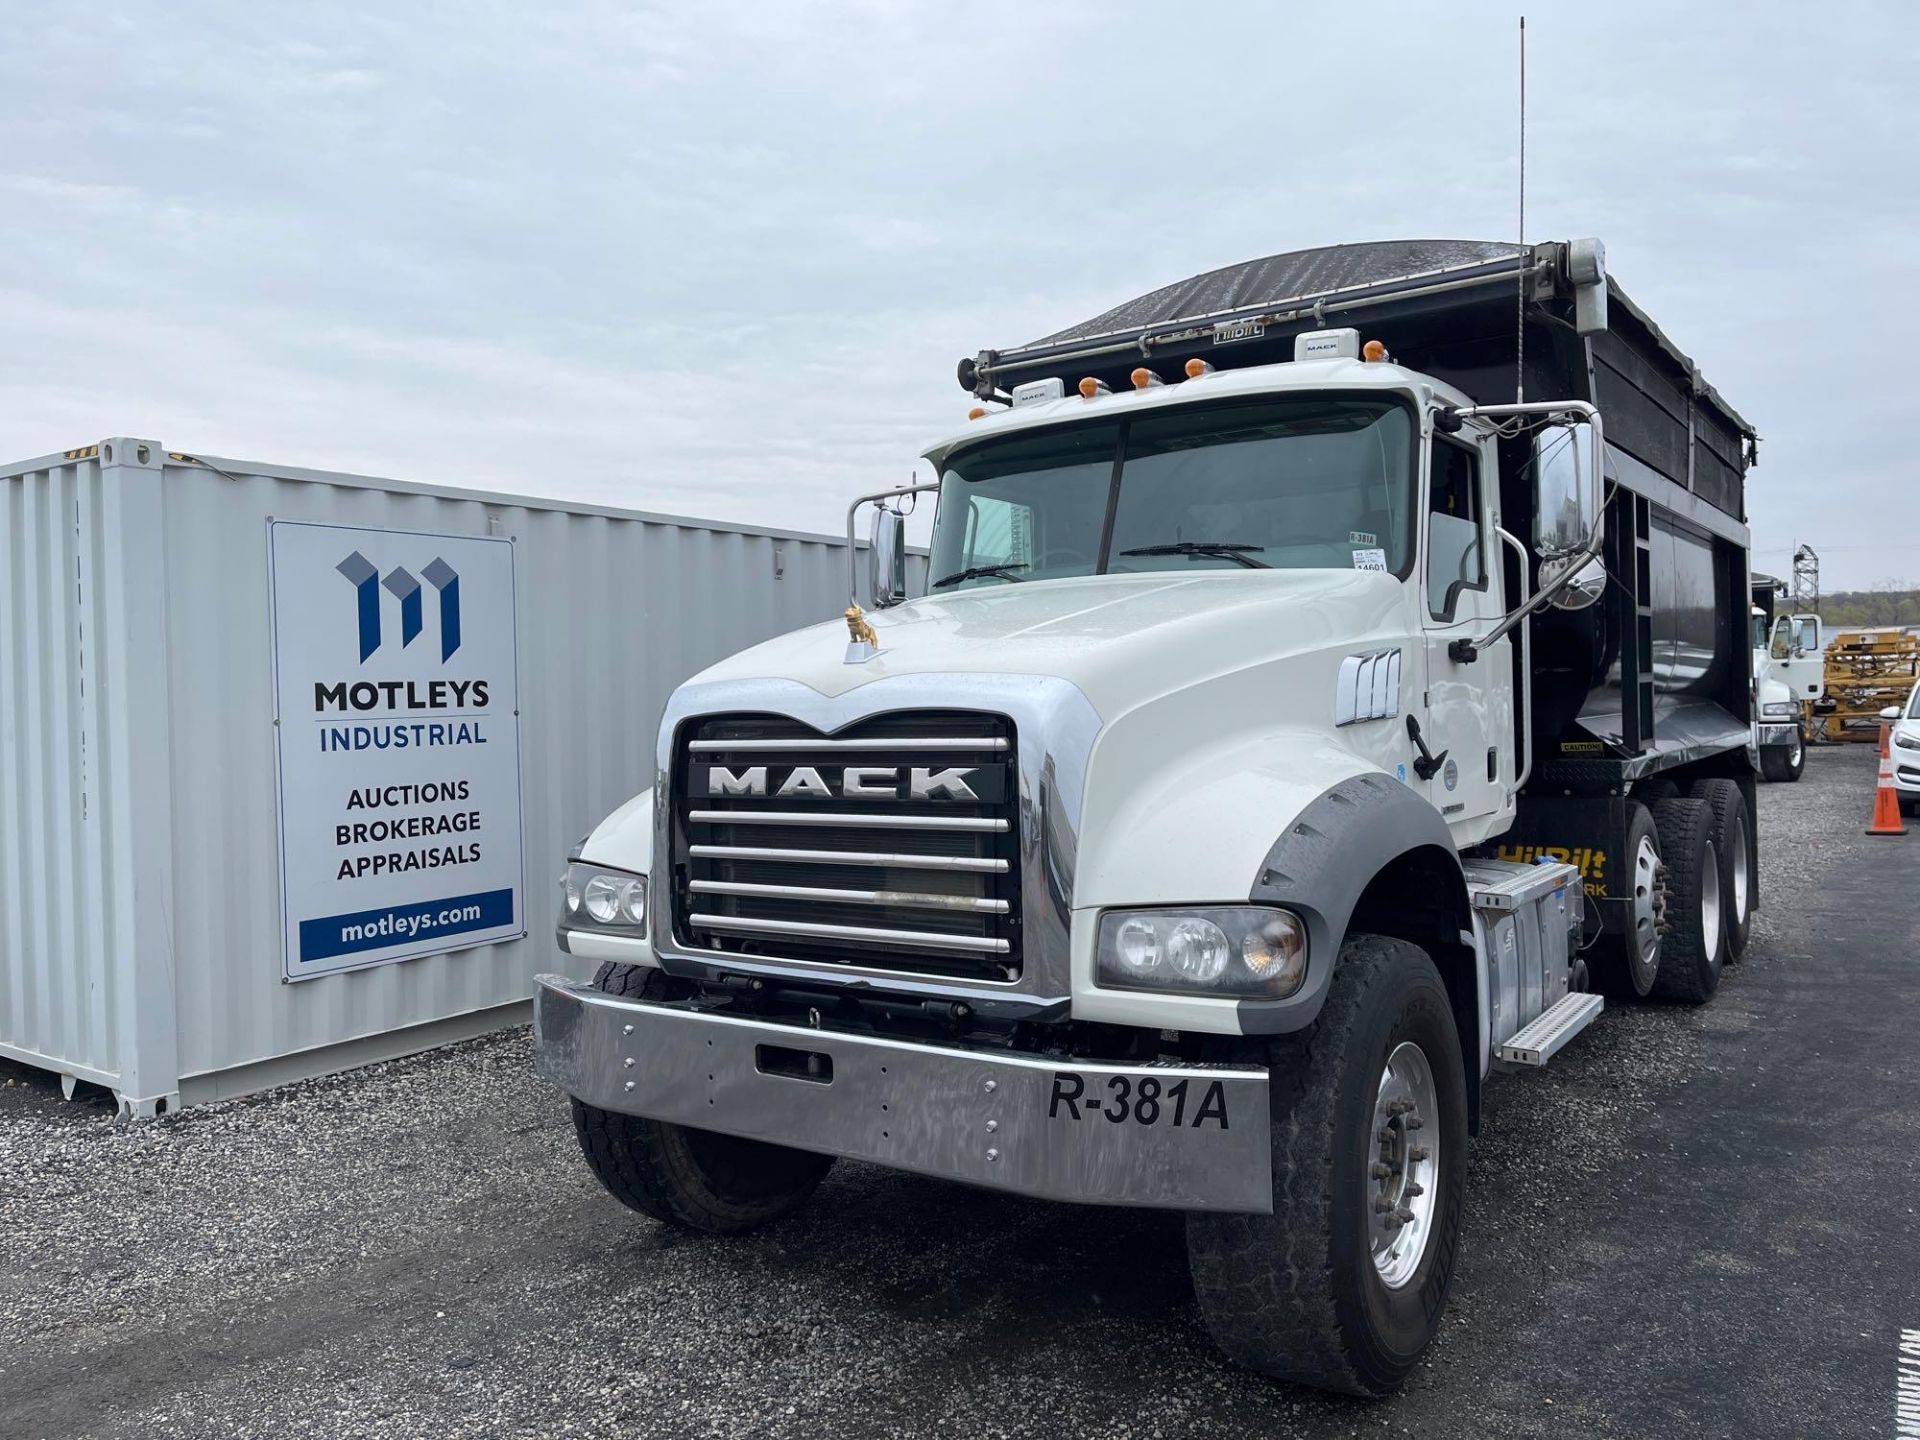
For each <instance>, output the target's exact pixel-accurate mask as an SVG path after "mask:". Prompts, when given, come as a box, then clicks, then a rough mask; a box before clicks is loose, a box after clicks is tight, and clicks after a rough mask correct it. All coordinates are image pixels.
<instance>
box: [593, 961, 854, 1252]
mask: <svg viewBox="0 0 1920 1440" xmlns="http://www.w3.org/2000/svg"><path fill="white" fill-rule="evenodd" d="M663 979H664V977H663V976H661V975H660V973H659V972H658V971H657V970H649V969H642V968H641V967H639V966H634V965H602V966H601V967H600V972H599V974H597V975H595V976H594V977H593V981H594V984H595V985H597V986H599V987H600V989H602V990H604V991H606V992H607V993H608V994H610V995H625V996H632V997H635V998H641V997H644V996H647V995H649V994H650V987H657V986H659V984H660V983H661V982H662V980H663ZM573 1130H574V1134H575V1135H576V1136H577V1137H578V1138H579V1141H580V1152H581V1154H583V1155H584V1156H585V1157H586V1161H587V1168H588V1169H590V1170H592V1171H593V1173H594V1175H595V1176H596V1177H597V1178H598V1179H599V1181H600V1183H601V1184H602V1185H604V1186H606V1187H607V1192H608V1193H609V1194H611V1195H612V1196H613V1197H614V1199H616V1200H618V1201H620V1203H621V1204H623V1205H626V1206H627V1207H629V1208H630V1209H634V1210H638V1211H639V1212H640V1213H641V1214H642V1215H650V1216H652V1217H653V1218H654V1219H656V1220H661V1221H664V1222H666V1223H667V1224H669V1225H673V1226H677V1227H678V1228H680V1229H683V1230H699V1231H702V1232H704V1233H706V1234H709V1235H739V1234H742V1233H744V1232H746V1231H748V1230H755V1229H758V1228H759V1227H760V1226H762V1225H765V1224H768V1223H769V1222H771V1221H774V1220H777V1219H779V1218H780V1217H781V1216H782V1215H785V1214H786V1213H787V1212H788V1211H790V1210H792V1209H793V1208H794V1207H796V1206H797V1205H799V1204H801V1203H802V1202H803V1201H804V1200H805V1199H806V1198H807V1197H808V1196H809V1195H811V1194H812V1193H813V1191H814V1187H815V1186H817V1185H819V1183H820V1182H821V1180H823V1179H824V1178H826V1174H827V1171H828V1170H829V1169H830V1168H831V1167H832V1165H833V1157H832V1156H831V1155H815V1154H812V1153H810V1152H809V1151H805V1150H792V1149H789V1148H787V1147H786V1146H784V1145H769V1144H767V1143H766V1142H765V1141H762V1140H743V1139H740V1138H739V1137H737V1136H734V1135H720V1134H717V1133H715V1132H713V1131H711V1130H696V1129H694V1128H693V1127H692V1126H688V1125H672V1124H668V1123H667V1122H666V1121H664V1120H648V1119H646V1118H644V1117H642V1116H639V1115H625V1114H622V1113H620V1112H618V1111H614V1110H602V1109H600V1108H599V1107H598V1106H595V1105H588V1104H584V1103H583V1102H581V1101H579V1100H575V1101H574V1102H573Z"/></svg>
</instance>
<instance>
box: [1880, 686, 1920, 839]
mask: <svg viewBox="0 0 1920 1440" xmlns="http://www.w3.org/2000/svg"><path fill="white" fill-rule="evenodd" d="M1880 718H1881V719H1882V720H1891V721H1892V722H1893V788H1894V789H1895V790H1896V791H1898V792H1899V795H1900V813H1901V814H1902V815H1916V814H1920V685H1915V686H1914V687H1913V693H1912V694H1910V695H1908V696H1907V703H1906V704H1905V705H1889V706H1887V708H1886V709H1884V710H1882V711H1881V712H1880Z"/></svg>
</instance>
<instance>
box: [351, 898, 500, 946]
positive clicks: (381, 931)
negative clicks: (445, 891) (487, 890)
mask: <svg viewBox="0 0 1920 1440" xmlns="http://www.w3.org/2000/svg"><path fill="white" fill-rule="evenodd" d="M485 913H486V912H485V911H484V910H483V909H482V908H481V907H480V906H478V905H455V906H451V907H449V908H448V909H445V910H441V911H438V912H436V913H435V914H432V915H402V914H395V913H392V912H389V913H388V914H385V915H382V916H381V917H380V918H379V919H378V920H370V921H363V922H361V923H359V924H349V925H342V926H341V927H340V939H341V940H342V941H343V942H345V943H347V944H350V945H351V944H354V943H356V942H358V941H361V940H384V939H386V938H387V937H388V936H392V937H394V938H395V939H400V940H411V939H412V938H413V937H414V936H416V935H425V934H427V933H428V932H429V931H433V930H443V929H445V928H446V927H447V926H449V925H470V924H472V923H473V922H474V921H475V920H479V919H481V918H483V917H484V915H485Z"/></svg>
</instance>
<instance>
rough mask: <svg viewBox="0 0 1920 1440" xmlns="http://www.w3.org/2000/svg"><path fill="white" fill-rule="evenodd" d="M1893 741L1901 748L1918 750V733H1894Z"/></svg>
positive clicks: (1919, 744) (1919, 748) (1919, 739)
mask: <svg viewBox="0 0 1920 1440" xmlns="http://www.w3.org/2000/svg"><path fill="white" fill-rule="evenodd" d="M1893 743H1894V744H1896V745H1898V746H1899V747H1900V748H1901V749H1902V750H1920V735H1896V736H1894V737H1893Z"/></svg>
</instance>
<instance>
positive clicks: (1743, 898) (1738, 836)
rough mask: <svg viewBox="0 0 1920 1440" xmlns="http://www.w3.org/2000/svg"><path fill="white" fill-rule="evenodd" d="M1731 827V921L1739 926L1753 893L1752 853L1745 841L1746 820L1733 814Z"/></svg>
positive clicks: (1745, 914) (1745, 919)
mask: <svg viewBox="0 0 1920 1440" xmlns="http://www.w3.org/2000/svg"><path fill="white" fill-rule="evenodd" d="M1732 829H1733V923H1734V925H1735V926H1736V927H1737V926H1740V925H1744V924H1746V923H1747V915H1748V914H1749V913H1750V912H1749V911H1748V910H1747V905H1748V903H1749V901H1750V899H1751V898H1752V894H1753V877H1752V876H1751V875H1750V874H1749V873H1748V869H1749V867H1750V866H1751V865H1752V864H1753V853H1752V851H1750V850H1749V849H1748V848H1747V846H1748V841H1747V822H1746V820H1745V819H1744V818H1743V817H1740V816H1735V817H1734V823H1733V826H1732Z"/></svg>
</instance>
